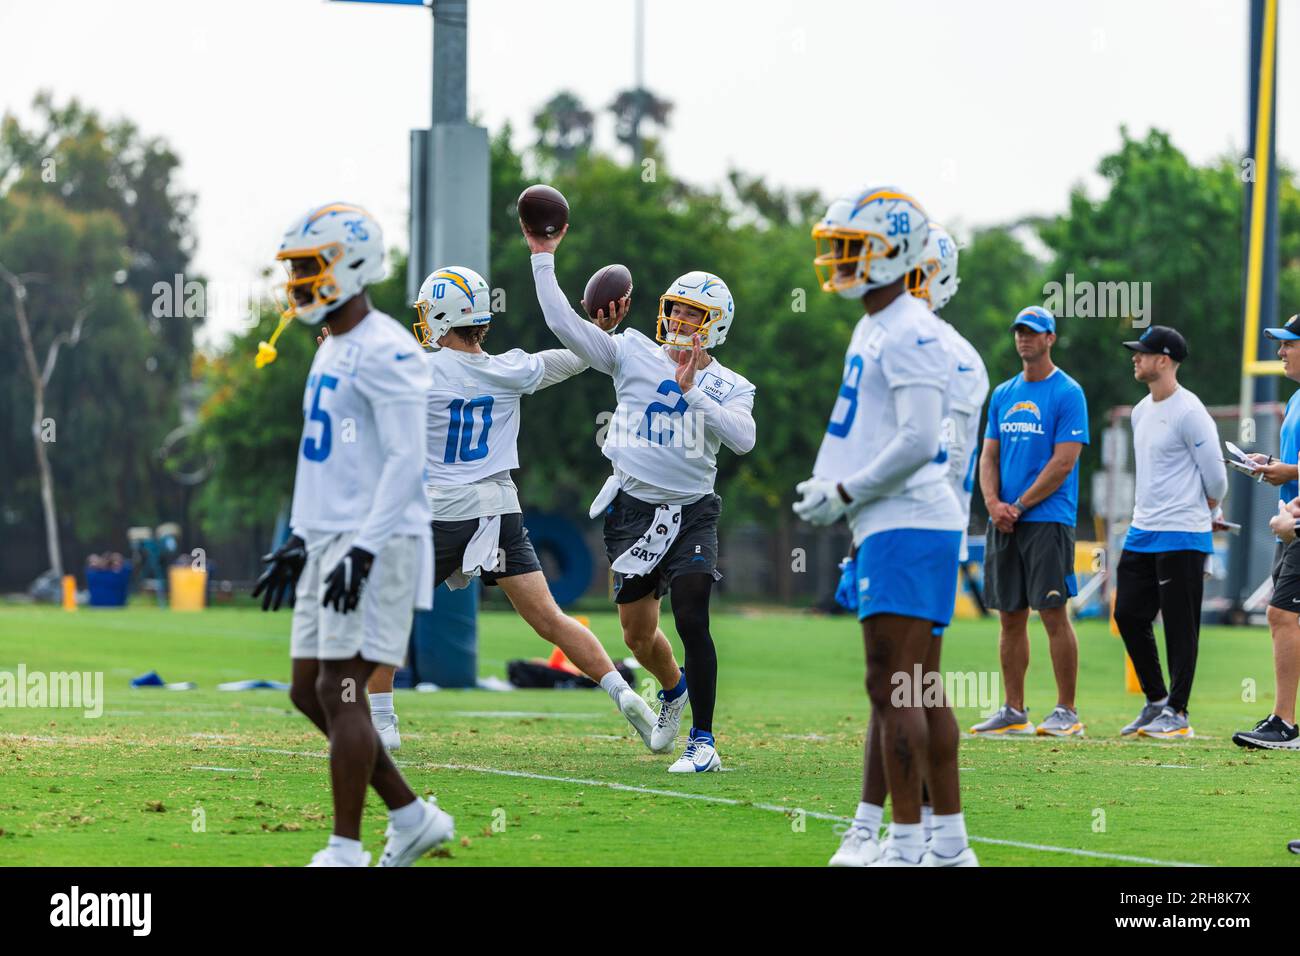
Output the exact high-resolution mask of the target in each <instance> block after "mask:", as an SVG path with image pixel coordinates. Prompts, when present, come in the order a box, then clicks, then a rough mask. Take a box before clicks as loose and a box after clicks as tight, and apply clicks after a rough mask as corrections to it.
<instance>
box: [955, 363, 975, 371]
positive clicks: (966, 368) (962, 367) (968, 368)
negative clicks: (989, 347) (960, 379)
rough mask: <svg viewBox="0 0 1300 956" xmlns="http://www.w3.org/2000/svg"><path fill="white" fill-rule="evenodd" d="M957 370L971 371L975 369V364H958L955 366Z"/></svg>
mask: <svg viewBox="0 0 1300 956" xmlns="http://www.w3.org/2000/svg"><path fill="white" fill-rule="evenodd" d="M957 371H959V372H973V371H975V366H974V365H958V366H957Z"/></svg>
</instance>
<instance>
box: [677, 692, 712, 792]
mask: <svg viewBox="0 0 1300 956" xmlns="http://www.w3.org/2000/svg"><path fill="white" fill-rule="evenodd" d="M682 696H683V697H685V696H686V695H685V694H683V695H682ZM721 769H722V758H721V757H719V756H718V751H717V748H716V747H714V746H713V744H711V743H709V741H708V740H706V739H704V738H703V737H692V738H691V739H690V740H689V741H687V742H686V749H685V750H683V751H682V755H681V756H680V757H678V758H677V759H676V760H674V761H673V765H672V766H671V767H669V768H668V772H669V773H709V772H710V771H713V770H721Z"/></svg>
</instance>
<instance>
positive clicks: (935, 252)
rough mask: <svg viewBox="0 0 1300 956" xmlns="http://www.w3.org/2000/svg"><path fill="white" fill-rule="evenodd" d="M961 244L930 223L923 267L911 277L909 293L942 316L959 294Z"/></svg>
mask: <svg viewBox="0 0 1300 956" xmlns="http://www.w3.org/2000/svg"><path fill="white" fill-rule="evenodd" d="M959 285H961V279H959V278H957V243H956V241H954V240H953V238H952V236H950V235H948V230H947V229H945V228H943V226H941V225H939V224H938V223H937V222H932V223H930V237H929V238H928V239H926V241H925V253H924V255H923V256H922V258H921V262H920V264H919V265H918V266H917V267H916V268H915V269H913V270H912V271H911V272H909V273H908V274H907V291H908V292H910V293H912V295H914V296H916V297H917V298H918V299H920V300H922V301H923V302H926V303H927V304H928V305H929V306H930V311H931V312H938V311H939V310H940V309H942V308H943V307H944V306H945V305H947V304H948V300H949V299H951V298H952V297H953V296H954V295H956V294H957V287H958V286H959Z"/></svg>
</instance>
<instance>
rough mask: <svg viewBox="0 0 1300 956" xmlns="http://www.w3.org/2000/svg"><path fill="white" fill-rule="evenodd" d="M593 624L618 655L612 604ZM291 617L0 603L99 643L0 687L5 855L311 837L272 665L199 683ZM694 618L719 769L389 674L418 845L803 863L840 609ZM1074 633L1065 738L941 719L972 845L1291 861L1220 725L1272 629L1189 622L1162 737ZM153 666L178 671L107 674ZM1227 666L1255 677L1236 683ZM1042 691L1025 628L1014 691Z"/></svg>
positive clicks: (275, 657) (25, 635)
mask: <svg viewBox="0 0 1300 956" xmlns="http://www.w3.org/2000/svg"><path fill="white" fill-rule="evenodd" d="M592 624H593V627H594V628H595V630H596V631H597V633H598V634H599V635H600V636H601V638H602V640H604V641H605V643H606V646H607V647H608V648H609V649H610V651H611V652H612V653H614V654H615V655H616V656H621V655H622V644H621V640H620V638H619V637H618V629H617V624H616V620H615V618H614V616H613V615H612V614H608V613H602V614H598V615H595V616H594V617H593V619H592ZM666 626H667V624H666ZM288 627H289V617H288V615H287V614H285V613H283V612H281V613H280V614H277V615H270V614H262V613H260V612H258V611H256V610H250V609H216V610H209V611H206V612H203V613H199V614H188V615H187V614H173V613H169V612H165V611H159V610H156V609H152V608H146V607H138V608H137V607H133V608H131V609H128V610H125V611H98V612H95V611H90V610H82V611H80V612H77V613H75V614H69V613H65V612H62V611H59V610H54V609H47V608H33V607H19V606H12V607H0V670H9V671H14V670H16V669H17V667H18V665H19V664H23V665H25V666H26V669H27V671H28V672H29V673H30V672H33V671H45V672H57V671H70V670H77V671H102V672H103V674H104V688H105V698H106V700H105V704H104V712H103V715H102V716H101V717H99V718H97V719H91V718H87V717H85V716H84V715H83V714H82V713H81V712H80V711H76V710H68V709H51V708H45V709H36V708H20V709H9V708H3V709H0V865H36V864H39V865H168V866H173V865H174V866H185V865H246V866H248V865H251V866H260V865H268V864H274V865H284V866H300V865H302V864H304V863H306V862H307V860H308V859H309V858H310V857H311V854H312V853H313V852H315V851H316V850H318V849H320V848H321V847H322V846H324V843H325V839H326V836H327V835H328V832H329V829H330V814H331V809H330V795H329V787H328V778H327V774H326V764H325V761H324V759H323V757H324V741H323V739H322V738H321V737H320V736H319V735H318V734H317V732H316V731H315V729H314V728H313V727H311V726H310V725H309V724H308V722H307V721H306V719H305V718H303V717H301V716H300V715H298V714H296V713H295V712H293V711H292V709H291V707H290V705H289V703H288V699H287V696H286V695H285V694H283V693H280V692H276V691H254V692H246V693H223V692H220V691H217V690H216V689H215V686H216V684H217V683H219V682H221V681H226V680H235V679H241V678H251V677H262V678H273V679H279V680H287V679H288V659H287V656H286V654H287V646H288ZM1034 627H1035V628H1036V629H1037V628H1038V625H1037V623H1036V622H1035V623H1034ZM480 631H481V637H480V673H482V674H496V675H500V676H504V673H505V662H506V660H507V659H510V658H513V657H533V656H541V655H544V653H545V652H546V651H548V650H549V645H545V644H543V643H542V642H541V641H540V640H539V639H537V638H536V637H535V636H533V635H532V633H531V632H530V631H528V629H527V628H526V626H525V625H523V624H522V622H520V621H519V620H518V619H517V618H515V617H514V616H513V615H511V614H507V613H503V612H487V613H485V614H484V615H483V616H482V618H481V619H480ZM714 634H715V637H716V639H717V642H718V649H719V659H720V670H721V675H720V680H719V702H718V713H717V719H716V721H715V730H716V732H717V734H718V742H719V749H720V752H721V754H722V757H723V761H724V766H725V767H726V771H727V772H724V773H718V774H700V775H694V776H690V777H683V776H681V775H676V774H674V775H669V774H668V773H667V772H666V768H667V765H668V763H669V762H670V758H665V757H664V756H659V755H653V754H649V753H648V752H646V751H645V749H644V748H643V747H642V746H641V744H640V742H639V740H637V739H636V738H635V737H634V736H633V735H632V733H631V730H630V728H628V727H627V725H626V724H625V723H624V722H623V720H622V718H621V717H619V715H618V714H617V713H616V712H615V711H614V709H613V707H612V705H611V704H610V703H609V700H608V698H607V697H606V696H605V695H604V694H603V693H601V692H600V691H514V692H510V693H492V692H487V691H443V692H439V693H432V694H421V693H415V692H410V691H402V692H399V693H398V695H397V710H398V713H399V715H400V717H401V719H402V731H403V747H402V750H401V751H400V753H399V754H398V757H399V758H400V761H401V763H402V765H403V767H404V771H405V772H406V774H407V776H408V778H409V779H410V780H411V781H412V783H413V785H414V786H415V788H416V789H417V791H420V792H433V793H436V794H437V796H438V799H439V801H440V803H441V804H442V805H443V806H444V807H446V808H447V809H448V810H449V811H450V812H452V813H453V814H454V815H455V817H456V821H457V835H458V842H457V843H456V844H455V845H453V846H452V847H451V848H450V850H449V851H444V852H443V854H442V855H441V856H439V857H430V858H426V859H424V860H422V861H421V865H426V866H466V865H471V866H472V865H486V866H518V865H530V864H552V865H583V864H599V865H635V866H646V865H653V864H658V863H669V862H675V863H680V862H682V861H683V859H685V860H686V861H687V862H690V863H693V864H700V865H715V864H718V865H755V866H775V865H783V866H788V865H795V866H822V865H824V864H825V862H826V860H827V859H828V857H829V856H830V854H831V852H832V851H833V850H834V848H835V846H836V844H837V841H838V837H837V836H836V835H835V833H834V831H833V827H834V825H835V821H834V819H833V818H839V817H847V816H851V815H852V813H853V811H854V808H855V806H856V803H857V795H858V790H859V786H860V779H861V743H860V740H861V733H862V730H863V728H864V726H865V722H866V716H867V712H868V707H867V704H866V700H865V697H864V694H863V690H862V677H863V664H862V649H861V640H860V636H859V632H858V628H857V625H856V624H855V623H854V622H852V621H850V620H848V619H845V618H838V619H825V618H817V617H811V616H807V615H801V614H794V613H770V614H768V613H764V614H757V613H756V614H742V613H733V614H725V615H724V614H715V616H714ZM1079 637H1080V644H1081V647H1080V657H1081V661H1082V672H1081V677H1080V694H1079V709H1080V713H1081V716H1082V718H1083V720H1084V721H1085V722H1086V723H1087V726H1088V736H1087V737H1086V738H1083V739H1072V740H1052V739H1048V738H1036V739H1028V740H969V739H967V740H963V742H962V748H961V754H960V764H961V767H962V789H963V801H964V804H965V812H966V818H967V821H968V825H969V828H970V831H971V834H972V836H973V838H974V839H975V840H976V843H975V849H976V851H977V853H978V854H979V855H980V858H981V861H982V862H983V863H984V864H985V865H1013V864H1014V865H1049V866H1074V865H1085V866H1086V865H1128V864H1132V863H1137V862H1143V861H1147V862H1161V863H1188V864H1238V865H1280V864H1289V863H1290V862H1292V861H1294V860H1295V859H1296V858H1295V857H1294V856H1291V855H1289V854H1288V853H1287V852H1286V850H1285V842H1286V840H1287V839H1289V838H1292V837H1297V836H1300V815H1297V814H1296V813H1295V812H1294V811H1293V810H1292V800H1293V799H1294V795H1295V793H1296V788H1297V783H1300V754H1286V753H1281V754H1261V753H1247V752H1244V751H1241V750H1239V749H1238V748H1236V747H1235V746H1233V745H1232V743H1231V741H1230V740H1229V735H1230V734H1231V733H1232V731H1233V730H1235V729H1238V728H1245V727H1250V726H1252V725H1253V723H1254V721H1255V720H1257V719H1259V718H1260V717H1262V716H1264V715H1265V714H1267V713H1268V710H1269V707H1270V705H1271V692H1272V667H1271V652H1270V646H1269V640H1268V636H1267V633H1266V632H1264V631H1262V630H1259V629H1240V630H1228V629H1207V630H1206V631H1205V632H1204V633H1203V634H1202V641H1201V657H1200V666H1199V673H1198V676H1197V683H1196V691H1195V694H1194V697H1193V700H1192V711H1191V715H1192V719H1193V724H1194V726H1195V728H1196V731H1197V733H1198V735H1199V736H1198V739H1196V740H1194V741H1190V742H1185V743H1176V744H1162V743H1156V742H1143V741H1136V740H1134V741H1129V740H1121V739H1119V738H1118V737H1117V736H1116V735H1117V732H1118V729H1119V728H1120V727H1121V726H1122V725H1123V724H1124V723H1126V722H1127V721H1128V720H1129V719H1131V718H1132V716H1133V715H1134V714H1135V713H1136V712H1137V709H1138V707H1139V706H1140V700H1139V698H1138V697H1137V696H1136V695H1131V694H1126V693H1125V692H1124V689H1123V656H1122V652H1121V645H1120V643H1119V641H1118V640H1116V639H1115V638H1113V637H1112V636H1111V635H1110V633H1109V631H1108V630H1107V628H1106V626H1105V625H1104V624H1102V623H1096V622H1090V623H1085V624H1082V625H1081V626H1080V629H1079ZM945 644H946V646H945V653H944V670H945V671H977V672H978V671H983V672H986V673H987V672H996V670H997V654H996V627H995V625H993V624H992V623H987V622H981V623H971V622H960V623H958V624H957V625H956V626H955V627H954V628H952V629H951V630H950V631H949V636H948V637H947V639H946V641H945ZM155 669H156V670H158V671H159V672H160V673H161V674H162V676H163V677H164V679H166V680H168V681H185V680H192V681H196V682H197V683H198V685H199V689H198V690H194V691H188V692H173V691H166V690H160V689H148V690H133V689H131V688H130V687H129V686H128V684H129V681H130V679H131V678H132V677H133V676H135V675H137V674H140V673H143V672H145V671H149V670H155ZM641 673H642V674H643V673H644V672H641ZM1247 681H1254V682H1255V683H1256V684H1257V685H1258V699H1257V700H1254V701H1243V682H1247ZM1054 703H1055V700H1054V693H1053V690H1052V683H1051V672H1050V666H1049V662H1048V657H1047V646H1046V639H1045V638H1044V637H1043V635H1042V634H1041V630H1039V631H1038V632H1037V633H1035V635H1034V645H1033V661H1032V663H1031V666H1030V687H1029V706H1030V707H1031V709H1032V714H1031V716H1039V717H1041V716H1042V715H1043V714H1045V713H1046V711H1047V710H1049V709H1050V708H1051V706H1052V705H1053V704H1054ZM978 712H979V708H978V707H974V706H973V707H966V708H961V709H959V711H958V720H959V721H960V723H961V725H962V726H963V727H966V726H969V725H970V724H971V723H973V722H974V721H975V719H976V718H977V716H978ZM382 810H383V808H382V805H381V804H380V803H379V801H378V800H377V798H374V797H373V796H372V798H371V801H370V804H369V806H368V808H367V816H366V822H365V826H364V834H365V842H366V845H367V849H370V850H372V851H374V852H375V855H376V857H377V855H378V851H379V850H380V849H381V847H382V843H383V838H382V833H383V827H384V824H385V820H384V815H383V812H382ZM801 810H802V811H804V812H800V811H801ZM502 822H503V823H504V827H501V826H500V824H501V823H502ZM494 823H497V824H498V826H497V827H496V828H495V829H494V826H493V825H494ZM1138 858H1140V859H1138Z"/></svg>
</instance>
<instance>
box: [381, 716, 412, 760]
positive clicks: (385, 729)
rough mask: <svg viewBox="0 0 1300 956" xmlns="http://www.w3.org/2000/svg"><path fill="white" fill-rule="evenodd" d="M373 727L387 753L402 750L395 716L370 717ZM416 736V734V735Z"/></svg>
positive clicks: (400, 736)
mask: <svg viewBox="0 0 1300 956" xmlns="http://www.w3.org/2000/svg"><path fill="white" fill-rule="evenodd" d="M371 720H372V721H373V722H374V725H375V733H377V734H379V742H380V743H382V744H383V745H384V749H385V750H387V751H390V752H391V751H393V750H401V749H402V735H401V734H399V733H398V732H397V715H396V714H393V715H392V716H391V717H388V716H384V717H371ZM417 736H418V734H417Z"/></svg>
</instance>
